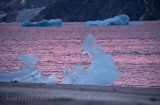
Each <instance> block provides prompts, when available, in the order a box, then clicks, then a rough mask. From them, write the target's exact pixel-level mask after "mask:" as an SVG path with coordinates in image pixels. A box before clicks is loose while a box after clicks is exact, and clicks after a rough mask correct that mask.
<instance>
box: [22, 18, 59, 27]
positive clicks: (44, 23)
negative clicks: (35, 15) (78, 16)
mask: <svg viewBox="0 0 160 105" xmlns="http://www.w3.org/2000/svg"><path fill="white" fill-rule="evenodd" d="M21 26H22V27H61V26H62V20H61V19H51V20H42V21H39V22H25V23H22V25H21Z"/></svg>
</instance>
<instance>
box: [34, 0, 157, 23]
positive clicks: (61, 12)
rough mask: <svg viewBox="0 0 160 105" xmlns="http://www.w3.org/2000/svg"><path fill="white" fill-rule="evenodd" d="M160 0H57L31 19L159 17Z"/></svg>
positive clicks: (72, 19) (153, 18)
mask: <svg viewBox="0 0 160 105" xmlns="http://www.w3.org/2000/svg"><path fill="white" fill-rule="evenodd" d="M159 6H160V0H58V1H56V2H55V3H54V4H52V5H49V6H47V7H46V8H45V9H44V10H42V11H41V12H40V13H39V14H38V15H37V16H35V17H34V18H33V19H31V21H40V20H43V19H56V18H60V19H62V21H66V22H67V21H88V20H97V19H106V18H109V17H113V16H115V15H119V14H127V15H129V17H130V20H132V21H138V20H158V19H160V9H159Z"/></svg>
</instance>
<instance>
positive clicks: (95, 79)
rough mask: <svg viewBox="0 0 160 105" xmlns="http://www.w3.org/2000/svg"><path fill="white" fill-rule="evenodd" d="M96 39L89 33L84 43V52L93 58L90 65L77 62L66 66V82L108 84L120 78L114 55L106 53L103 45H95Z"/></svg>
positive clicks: (64, 70)
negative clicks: (69, 66) (83, 65)
mask: <svg viewBox="0 0 160 105" xmlns="http://www.w3.org/2000/svg"><path fill="white" fill-rule="evenodd" d="M94 40H95V39H94V36H93V35H89V36H88V37H87V38H86V39H85V41H84V45H83V52H82V53H83V54H88V55H89V56H90V58H91V64H90V65H89V67H88V68H87V69H84V68H83V67H82V65H81V64H77V65H76V66H75V67H74V68H72V69H67V68H64V69H63V72H64V76H63V78H62V82H63V83H64V84H85V85H107V84H110V83H112V82H114V81H115V80H117V79H118V77H119V76H120V72H119V71H118V70H117V68H116V66H115V64H114V61H113V59H112V56H111V55H110V54H107V53H105V52H104V51H103V50H102V46H101V45H99V44H96V45H93V42H94Z"/></svg>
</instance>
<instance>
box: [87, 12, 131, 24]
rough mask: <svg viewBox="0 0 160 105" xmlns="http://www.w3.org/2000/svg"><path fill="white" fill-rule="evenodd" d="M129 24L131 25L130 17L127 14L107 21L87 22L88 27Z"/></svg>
mask: <svg viewBox="0 0 160 105" xmlns="http://www.w3.org/2000/svg"><path fill="white" fill-rule="evenodd" d="M128 24H129V16H128V15H126V14H121V15H118V16H115V17H113V18H108V19H105V20H96V21H87V22H85V25H86V26H114V25H128Z"/></svg>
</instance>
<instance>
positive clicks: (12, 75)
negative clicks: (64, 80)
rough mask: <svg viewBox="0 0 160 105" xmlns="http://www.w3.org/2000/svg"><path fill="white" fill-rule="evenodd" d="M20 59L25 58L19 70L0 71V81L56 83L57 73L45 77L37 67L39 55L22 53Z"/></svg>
mask: <svg viewBox="0 0 160 105" xmlns="http://www.w3.org/2000/svg"><path fill="white" fill-rule="evenodd" d="M18 58H19V59H21V60H23V64H22V66H21V67H20V69H19V70H17V71H15V72H3V71H0V81H3V82H11V81H17V82H21V83H46V84H56V83H57V79H56V76H55V74H52V75H51V76H49V77H44V76H43V75H42V73H41V70H38V69H36V68H35V64H36V63H37V61H38V59H39V58H38V57H36V56H33V55H28V54H20V55H19V56H18Z"/></svg>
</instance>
